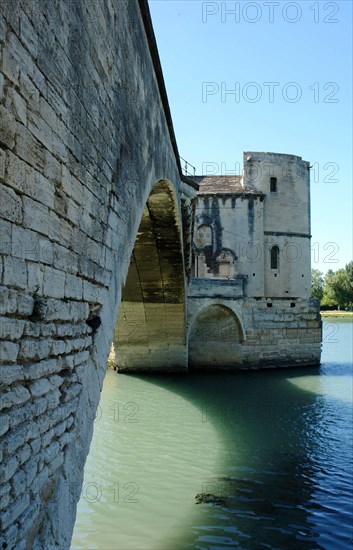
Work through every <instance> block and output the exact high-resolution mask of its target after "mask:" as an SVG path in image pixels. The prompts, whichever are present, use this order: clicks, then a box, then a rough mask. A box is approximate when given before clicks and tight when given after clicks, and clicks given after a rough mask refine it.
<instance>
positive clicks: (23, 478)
mask: <svg viewBox="0 0 353 550" xmlns="http://www.w3.org/2000/svg"><path fill="white" fill-rule="evenodd" d="M161 178H167V179H168V180H169V181H171V182H172V183H173V185H174V186H175V190H176V193H177V195H178V186H179V183H180V181H179V170H178V166H177V163H176V160H175V153H174V150H173V146H172V143H171V140H170V133H169V130H168V126H167V122H166V117H165V111H164V109H163V106H162V102H161V99H160V94H159V88H158V84H157V80H156V76H155V72H154V69H153V64H152V59H151V55H150V50H149V45H148V41H147V38H146V34H145V29H144V25H143V21H142V18H141V13H140V9H139V5H138V3H137V0H129V1H124V0H107V1H104V2H98V1H91V0H74V1H73V0H60V1H56V0H45V1H42V0H2V1H1V9H0V234H1V241H0V252H1V255H0V314H1V319H0V364H1V366H0V393H1V401H0V403H1V405H0V413H1V420H0V436H1V439H0V449H1V450H0V460H1V471H0V531H1V535H0V547H1V548H7V549H10V548H16V549H17V550H20V549H24V548H31V547H35V548H60V549H61V550H62V549H64V548H68V547H69V544H70V538H71V533H72V528H73V524H74V520H75V510H76V502H77V500H78V498H79V494H80V487H81V483H82V473H83V465H84V462H85V459H86V455H87V453H88V450H89V444H90V440H91V435H92V425H93V419H94V415H95V410H96V407H97V405H98V401H99V395H100V389H101V385H102V381H103V378H104V374H105V365H106V360H107V357H108V353H109V349H110V344H111V341H112V335H113V329H114V326H115V323H116V320H117V315H118V306H119V302H120V296H121V287H122V285H123V282H124V278H125V276H126V273H127V269H128V264H129V259H130V254H131V250H132V247H133V244H134V241H135V236H136V232H137V228H138V225H139V222H140V219H141V215H142V211H143V207H144V205H145V203H146V199H147V197H148V195H149V192H150V190H151V187H152V185H153V184H154V183H155V182H156V181H157V180H159V179H161ZM36 291H37V294H36ZM41 300H42V302H41ZM35 304H36V305H35ZM34 306H35V312H37V316H36V315H33V311H34ZM38 306H40V307H39V308H38ZM92 316H99V317H100V319H101V326H100V327H99V328H98V329H97V330H96V331H95V330H93V329H92V328H91V327H90V326H89V325H88V324H87V323H86V321H87V319H88V318H89V317H92Z"/></svg>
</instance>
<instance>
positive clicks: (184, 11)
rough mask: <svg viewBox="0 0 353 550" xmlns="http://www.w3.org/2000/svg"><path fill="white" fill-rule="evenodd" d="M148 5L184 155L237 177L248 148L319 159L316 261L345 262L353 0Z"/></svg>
mask: <svg viewBox="0 0 353 550" xmlns="http://www.w3.org/2000/svg"><path fill="white" fill-rule="evenodd" d="M149 5H150V9H151V14H152V20H153V25H154V30H155V34H156V39H157V44H158V49H159V54H160V58H161V63H162V68H163V73H164V79H165V83H166V88H167V92H168V97H169V104H170V108H171V111H172V117H173V122H174V129H175V134H176V138H177V143H178V147H179V152H180V154H181V156H182V157H184V158H185V159H187V160H188V161H189V162H190V163H191V164H193V165H194V166H196V169H197V170H196V173H197V174H201V173H205V171H206V170H210V169H211V168H210V166H212V167H213V168H212V169H214V170H218V172H215V173H218V174H221V173H225V170H227V171H233V172H237V173H239V166H240V167H241V164H242V153H243V151H249V150H252V151H271V152H278V153H290V154H295V155H299V156H301V157H303V159H304V160H308V161H310V163H311V164H312V165H314V168H313V169H312V172H311V177H312V180H311V205H312V220H311V221H312V235H313V238H312V248H313V255H312V267H315V268H318V269H320V270H321V271H323V272H326V271H327V270H328V269H333V270H336V269H338V268H340V267H344V265H345V264H346V263H348V262H349V261H350V260H351V259H352V256H353V254H352V3H351V2H350V1H349V0H347V1H339V2H323V1H320V2H313V1H299V2H286V1H283V0H281V1H280V2H266V1H265V2H246V1H237V2H235V1H232V2H203V1H201V0H184V1H179V0H175V1H174V0H150V1H149ZM230 11H235V13H233V14H232V13H230ZM266 83H267V84H266ZM269 83H275V84H269ZM231 90H236V93H237V95H236V96H235V95H234V94H227V95H226V94H225V92H226V91H231ZM271 92H272V97H271ZM295 99H297V101H294V100H295ZM206 163H214V164H213V165H210V164H208V165H207V164H206ZM331 243H333V244H331Z"/></svg>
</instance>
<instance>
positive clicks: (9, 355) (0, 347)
mask: <svg viewBox="0 0 353 550" xmlns="http://www.w3.org/2000/svg"><path fill="white" fill-rule="evenodd" d="M18 352H19V345H18V344H14V343H13V342H4V341H3V342H1V344H0V362H1V363H16V360H17V356H18Z"/></svg>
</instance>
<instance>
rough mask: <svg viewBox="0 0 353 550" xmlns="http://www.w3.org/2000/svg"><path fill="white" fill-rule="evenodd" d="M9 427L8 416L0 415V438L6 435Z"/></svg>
mask: <svg viewBox="0 0 353 550" xmlns="http://www.w3.org/2000/svg"><path fill="white" fill-rule="evenodd" d="M9 426H10V417H9V415H8V414H0V436H1V435H4V434H6V432H7V431H8V429H9Z"/></svg>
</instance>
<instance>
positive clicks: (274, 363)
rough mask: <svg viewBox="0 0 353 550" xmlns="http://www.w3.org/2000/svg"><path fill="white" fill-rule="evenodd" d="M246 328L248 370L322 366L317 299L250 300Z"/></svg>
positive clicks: (244, 318) (244, 346) (245, 322)
mask: <svg viewBox="0 0 353 550" xmlns="http://www.w3.org/2000/svg"><path fill="white" fill-rule="evenodd" d="M269 305H270V306H271V307H269ZM243 326H244V330H245V332H246V340H245V341H244V343H243V365H244V366H245V367H246V368H259V367H260V368H263V367H288V366H289V367H293V366H303V365H319V364H320V355H321V339H322V334H321V317H320V313H319V308H318V303H317V300H316V299H315V298H309V299H307V298H295V299H294V298H293V299H290V298H289V299H288V298H286V299H278V298H277V299H276V298H273V299H261V300H256V299H251V298H248V299H246V300H245V302H244V304H243Z"/></svg>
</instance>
